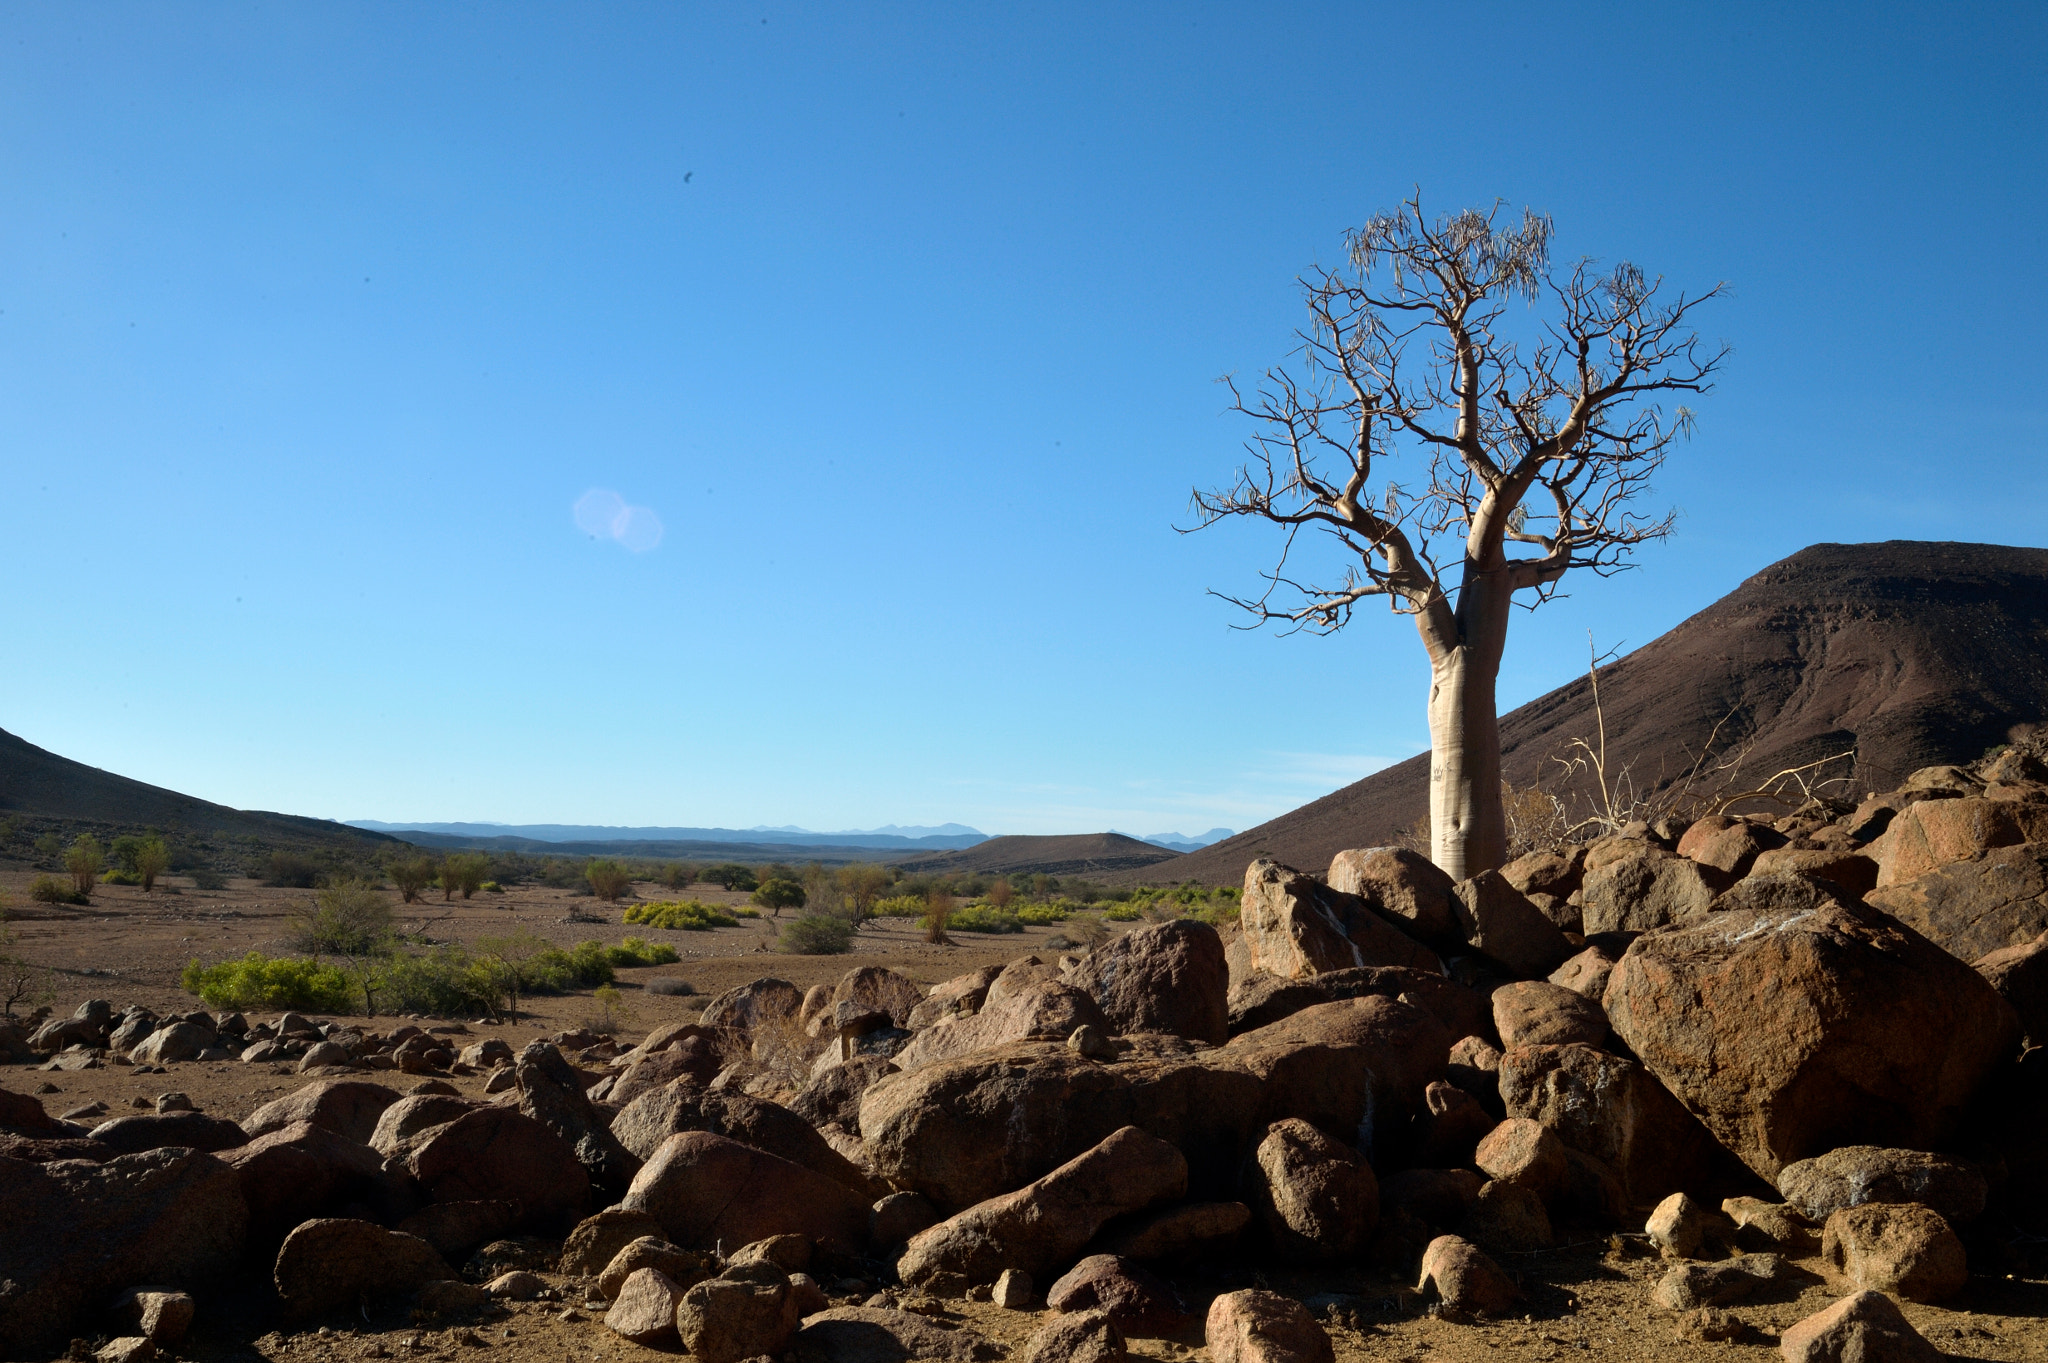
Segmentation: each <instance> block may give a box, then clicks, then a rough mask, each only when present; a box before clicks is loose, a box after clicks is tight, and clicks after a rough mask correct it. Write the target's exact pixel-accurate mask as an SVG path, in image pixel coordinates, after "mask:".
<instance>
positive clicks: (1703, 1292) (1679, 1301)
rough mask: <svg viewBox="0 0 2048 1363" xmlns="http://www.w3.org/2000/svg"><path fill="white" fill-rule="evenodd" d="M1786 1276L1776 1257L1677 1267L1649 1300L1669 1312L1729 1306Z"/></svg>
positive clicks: (1748, 1256) (1746, 1256)
mask: <svg viewBox="0 0 2048 1363" xmlns="http://www.w3.org/2000/svg"><path fill="white" fill-rule="evenodd" d="M1784 1274H1785V1261H1784V1260H1782V1259H1780V1258H1779V1257H1778V1256H1777V1255H1775V1254H1744V1255H1742V1256H1740V1257H1738V1258H1734V1259H1723V1260H1720V1261H1719V1262H1717V1263H1711V1264H1701V1263H1689V1264H1674V1265H1673V1266H1672V1267H1671V1269H1670V1271H1669V1272H1667V1273H1665V1275H1664V1276H1663V1277H1662V1278H1661V1279H1659V1280H1658V1282H1657V1285H1656V1287H1654V1288H1652V1289H1651V1290H1650V1300H1651V1301H1652V1302H1654V1303H1656V1304H1657V1305H1658V1306H1661V1307H1663V1308H1664V1309H1665V1310H1667V1311H1697V1310H1699V1309H1700V1308H1701V1307H1703V1306H1726V1305H1728V1304H1729V1303H1730V1302H1737V1301H1741V1300H1742V1299H1743V1298H1744V1297H1747V1296H1748V1295H1750V1293H1752V1292H1754V1291H1756V1290H1757V1289H1758V1288H1759V1287H1763V1286H1765V1285H1766V1284H1768V1283H1773V1282H1776V1281H1777V1280H1778V1279H1780V1278H1782V1277H1783V1276H1784Z"/></svg>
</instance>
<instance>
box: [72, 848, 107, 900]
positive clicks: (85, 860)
mask: <svg viewBox="0 0 2048 1363" xmlns="http://www.w3.org/2000/svg"><path fill="white" fill-rule="evenodd" d="M106 864H107V854H106V851H105V849H103V848H102V847H101V846H100V840H99V839H98V838H95V837H94V836H93V835H92V834H90V833H80V834H79V835H78V836H77V837H76V838H73V839H72V840H71V846H69V847H67V848H65V849H64V869H65V870H66V871H69V872H70V873H71V888H72V889H74V890H76V891H78V892H79V893H80V894H82V895H87V896H90V895H91V894H92V886H93V882H94V881H96V880H98V879H99V878H100V871H101V870H102V869H104V868H105V866H106Z"/></svg>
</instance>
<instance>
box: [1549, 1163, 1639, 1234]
mask: <svg viewBox="0 0 2048 1363" xmlns="http://www.w3.org/2000/svg"><path fill="white" fill-rule="evenodd" d="M1564 1169H1565V1172H1564V1181H1563V1182H1562V1183H1560V1184H1559V1185H1558V1189H1557V1192H1556V1194H1555V1195H1554V1196H1553V1197H1552V1198H1551V1200H1550V1209H1551V1210H1552V1211H1553V1212H1554V1213H1555V1214H1556V1215H1557V1216H1558V1217H1559V1218H1560V1219H1563V1220H1566V1221H1580V1222H1585V1223H1587V1224H1589V1225H1593V1226H1603V1227H1606V1226H1619V1225H1621V1224H1622V1223H1623V1222H1625V1221H1627V1220H1628V1219H1629V1212H1630V1205H1631V1204H1630V1202H1629V1196H1628V1189H1627V1188H1626V1187H1624V1186H1623V1185H1622V1181H1621V1178H1620V1176H1619V1175H1617V1174H1616V1173H1615V1172H1614V1170H1613V1169H1611V1168H1609V1167H1608V1165H1607V1163H1606V1161H1604V1160H1600V1159H1595V1158H1594V1157H1593V1156H1591V1155H1589V1154H1587V1153H1586V1152H1585V1151H1583V1150H1574V1149H1572V1148H1571V1147H1569V1146H1567V1147H1565V1152H1564Z"/></svg>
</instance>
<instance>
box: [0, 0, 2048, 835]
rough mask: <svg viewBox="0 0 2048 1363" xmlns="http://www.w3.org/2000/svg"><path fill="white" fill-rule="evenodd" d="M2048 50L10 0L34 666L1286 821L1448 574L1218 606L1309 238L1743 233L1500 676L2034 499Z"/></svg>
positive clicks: (14, 649)
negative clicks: (1640, 538)
mask: <svg viewBox="0 0 2048 1363" xmlns="http://www.w3.org/2000/svg"><path fill="white" fill-rule="evenodd" d="M2044 65H2048V7H2043V6H2042V5H2039V4H2032V3H2029V4H2013V5H2005V6H1999V5H1967V4H1949V5H1926V6H1919V7H1908V6H1899V5H1883V4H1878V5H1871V4H1858V5H1839V6H1829V5H1821V4H1812V5H1779V4H1772V5H1736V4H1723V5H1693V6H1675V5H1643V4H1637V3H1631V4H1620V5H1566V4H1559V5H1526V4H1499V5H1493V4H1467V5H1457V6H1449V5H1420V4H1408V5H1382V4H1341V5H1323V6H1316V5H1273V4H1266V5H1249V4H1238V5H1213V4H1190V3H1174V4H1160V5H1135V4H1129V5H1101V4H1054V5H1030V6H1025V5H1015V6H997V5H974V6H960V5H923V6H919V5H836V4H835V5H824V4H820V5H814V6H793V5H789V4H785V3H781V2H780V0H773V2H770V3H755V4H744V5H728V4H717V3H708V4H655V3H643V4H627V3H620V4H608V5H580V4H579V5H571V4H560V5H550V6H536V5H521V4H510V3H492V4H488V5H484V4H446V3H438V4H432V5H419V4H329V5H305V4H249V3H220V4H207V5H192V4H175V5H168V4H167V5H153V4H124V3H109V4H97V5H14V6H11V7H8V8H6V9H4V10H0V442H4V443H0V505H4V507H5V509H6V530H5V534H4V536H0V624H4V627H5V637H6V639H7V644H8V650H7V654H8V655H7V659H6V663H5V665H4V667H0V728H5V729H7V730H9V731H12V732H14V733H17V734H20V735H21V736H23V737H25V738H27V739H29V740H30V741H32V742H35V743H38V744H41V745H43V746H45V747H48V748H51V749H53V750H55V751H57V752H60V753H63V754H65V755H67V756H70V757H74V758H77V759H79V760H82V761H85V762H88V763H91V764H93V765H96V766H102V767H106V768H108V769H110V770H114V771H118V772H122V773H124V774H127V775H131V776H135V777H138V778H141V779H143V780H147V781H151V782H155V783H158V784H162V785H167V786H171V787H174V788H177V789H180V790H184V791H188V792H191V793H193V794H196V795H200V796H203V797H205V798H208V799H212V800H218V801H221V802H224V803H228V804H233V805H238V806H243V807H256V808H269V809H280V810H289V811H293V812H298V813H305V814H313V815H323V816H329V817H336V818H384V819H489V820H503V821H514V822H528V821H536V822H537V821H564V822H591V823H613V824H715V825H725V826H748V825H753V824H759V823H767V824H801V825H805V826H808V827H811V828H818V829H837V828H847V827H868V826H872V825H876V824H882V823H888V822H897V823H939V822H943V821H947V820H958V821H961V822H964V823H969V824H973V825H975V826H977V827H980V828H982V829H984V830H987V831H990V832H1030V833H1040V832H1076V831H1089V830H1094V829H1099V828H1104V827H1117V828H1122V829H1125V830H1127V831H1134V832H1147V833H1149V832H1158V831H1166V830H1178V831H1184V832H1189V833H1192V832H1196V831H1199V830H1201V829H1204V828H1208V827H1210V826H1212V825H1217V824H1221V825H1226V826H1229V827H1233V828H1243V827H1247V826H1249V825H1251V824H1253V823H1256V822H1259V821H1260V820H1262V819H1265V818H1267V817H1270V816H1272V815H1274V814H1277V813H1280V812H1282V811H1284V810H1286V809H1288V808H1291V807H1293V806H1295V805H1297V804H1300V803H1302V802H1303V801H1305V800H1307V799H1310V798H1313V797H1315V796H1317V795H1320V794H1323V793H1325V792H1326V791H1328V790H1331V789H1333V788H1335V787H1336V786H1338V785H1341V784H1343V783H1345V782H1347V781H1349V780H1352V779H1355V778H1357V777H1358V776H1360V775H1363V774H1365V773H1367V772H1369V771H1371V770H1373V769H1374V768H1376V767H1377V766H1379V765H1382V764H1384V763H1386V762H1388V761H1392V760H1397V759H1399V758H1402V757H1405V756H1408V755H1409V754H1411V753H1414V752H1417V751H1419V750H1421V748H1422V747H1424V746H1425V744H1426V741H1427V731H1426V727H1425V721H1424V712H1423V700H1424V687H1425V681H1426V676H1427V672H1426V668H1425V666H1424V662H1423V655H1422V652H1421V649H1420V646H1419V644H1418V643H1417V641H1416V638H1415V635H1414V631H1413V630H1412V628H1410V627H1409V626H1408V624H1407V622H1405V621H1401V620H1395V619H1391V618H1388V617H1386V616H1384V615H1381V614H1378V613H1368V614H1366V615H1364V616H1362V617H1361V618H1360V619H1359V620H1358V622H1357V623H1356V624H1355V625H1354V626H1353V627H1352V629H1351V630H1350V631H1349V632H1348V633H1347V634H1345V635H1342V636H1338V637H1336V638H1329V639H1315V638H1305V637H1294V638H1278V637H1275V636H1273V635H1272V634H1270V633H1244V632H1238V631H1235V630H1233V628H1232V626H1233V625H1234V624H1236V623H1237V621H1236V620H1235V619H1234V618H1233V615H1232V613H1231V611H1230V609H1229V608H1228V607H1226V606H1224V605H1223V604H1221V603H1220V602H1218V601H1216V600H1214V599H1213V598H1210V597H1207V596H1205V595H1204V591H1205V589H1208V588H1212V587H1213V588H1218V589H1224V590H1235V591H1243V590H1244V589H1245V588H1247V587H1248V586H1250V585H1252V584H1253V583H1254V582H1255V580H1256V574H1257V573H1258V572H1259V571H1260V570H1261V569H1262V568H1264V567H1266V566H1268V563H1269V560H1270V557H1271V554H1272V550H1273V547H1274V546H1273V542H1272V540H1271V538H1270V536H1269V535H1268V534H1266V533H1263V532H1262V531H1261V530H1259V529H1256V528H1254V527H1252V526H1250V525H1244V526H1240V527H1232V528H1228V529H1220V530H1214V531H1209V532H1206V533H1204V534H1202V535H1198V536H1192V537H1183V536H1179V535H1177V534H1176V533H1175V532H1174V529H1173V527H1174V525H1175V523H1176V521H1184V519H1185V516H1186V502H1187V495H1188V491H1189V489H1190V487H1191V486H1193V485H1195V484H1197V483H1200V484H1205V485H1206V484H1209V483H1213V482H1217V481H1221V480H1224V479H1226V478H1227V476H1228V473H1229V471H1230V469H1231V467H1232V466H1233V464H1234V463H1235V461H1236V459H1237V457H1238V451H1239V443H1240V441H1241V440H1242V438H1243V437H1244V435H1245V434H1246V431H1245V430H1244V428H1243V426H1242V424H1241V423H1240V422H1239V421H1238V419H1236V418H1233V417H1231V416H1229V415H1228V414H1227V413H1225V412H1224V410H1223V408H1224V394H1223V392H1222V390H1220V389H1219V388H1218V387H1217V386H1216V385H1215V383H1214V380H1215V379H1216V378H1217V376H1219V375H1221V374H1224V373H1226V372H1235V373H1239V374H1256V373H1257V372H1258V371H1259V370H1261V369H1262V368H1264V367H1265V366H1267V365H1269V364H1272V363H1274V362H1276V361H1279V360H1280V359H1282V358H1283V356H1284V355H1285V353H1286V352H1287V350H1288V348H1289V333H1290V331H1291V330H1292V328H1293V327H1295V326H1296V325H1297V323H1298V321H1299V317H1300V303H1299V296H1298V293H1297V291H1296V289H1295V286H1294V283H1293V281H1294V278H1295V276H1296V275H1297V273H1299V272H1300V271H1302V270H1304V269H1305V268H1307V267H1309V266H1310V265H1312V264H1315V263H1317V262H1326V263H1336V261H1337V260H1338V258H1339V254H1340V251H1341V242H1342V235H1343V232H1344V230H1345V229H1346V228H1347V227H1350V226H1353V225H1355V224H1356V223H1358V222H1359V221H1361V220H1362V219H1363V218H1365V217H1366V216H1367V215H1368V214H1370V213H1371V212H1372V211H1374V210H1375V209H1378V208H1381V207H1386V206H1391V205H1393V204H1395V203H1397V202H1398V201H1399V200H1400V199H1401V198H1402V197H1403V196H1404V195H1405V194H1407V193H1408V192H1409V190H1410V189H1411V187H1412V186H1415V185H1418V184H1419V185H1420V186H1421V187H1422V189H1423V193H1424V194H1425V196H1426V201H1427V203H1429V204H1430V205H1434V206H1436V207H1439V208H1456V207H1463V206H1466V205H1474V204H1482V205H1483V204H1486V203H1489V202H1491V201H1492V200H1493V199H1494V198H1496V197H1500V198H1504V199H1506V200H1508V201H1509V202H1510V204H1512V205H1513V206H1515V207H1516V208H1517V209H1519V208H1520V206H1522V205H1524V204H1527V205H1530V206H1533V207H1535V208H1537V209H1539V210H1541V211H1543V212H1546V213H1549V214H1550V215H1552V217H1553V218H1554V220H1555V223H1556V228H1557V249H1558V251H1559V253H1560V255H1562V256H1567V257H1569V256H1576V255H1579V254H1590V255H1594V256H1598V257H1601V258H1603V259H1613V258H1616V257H1627V258H1629V259H1632V260H1635V261H1636V262H1638V263H1640V264H1641V265H1643V266H1644V267H1645V268H1646V269H1647V270H1649V271H1651V272H1652V273H1657V274H1662V275H1663V276H1664V277H1665V278H1666V279H1667V280H1668V281H1670V283H1671V284H1672V285H1674V286H1682V287H1685V288H1688V289H1698V288H1703V287H1707V286H1710V285H1712V284H1713V283H1715V282H1716V281H1717V280H1722V279H1726V280H1728V281H1730V282H1731V284H1732V285H1733V288H1734V292H1733V294H1732V296H1731V297H1729V298H1728V299H1726V300H1725V301H1723V302H1720V303H1717V304H1716V305H1715V306H1713V307H1712V309H1711V310H1710V312H1709V313H1708V314H1707V315H1706V316H1704V317H1703V319H1702V321H1703V328H1702V329H1703V330H1704V331H1705V332H1706V333H1707V334H1708V336H1709V337H1710V338H1726V339H1727V340H1728V341H1729V342H1731V343H1732V344H1733V345H1734V347H1735V354H1734V357H1733V360H1732V362H1731V363H1730V364H1729V366H1728V368H1727V370H1726V372H1725V375H1724V378H1723V380H1722V382H1721V383H1720V386H1719V388H1718V390H1717V391H1716V392H1715V393H1714V394H1713V395H1712V396H1710V397H1708V398H1706V399H1705V400H1703V401H1701V402H1699V403H1698V404H1697V406H1698V409H1699V412H1700V426H1699V430H1698V434H1697V435H1696V436H1695V437H1694V439H1693V441H1692V442H1691V444H1690V445H1688V446H1685V447H1683V448H1682V449H1681V450H1680V451H1679V453H1678V454H1677V456H1676V457H1675V458H1674V460H1673V462H1672V464H1671V465H1670V466H1669V467H1668V468H1667V470H1666V472H1665V474H1664V476H1663V478H1662V482H1661V484H1660V488H1659V491H1660V492H1661V494H1662V497H1663V500H1664V501H1666V502H1668V503H1669V504H1671V505H1675V506H1676V507H1678V508H1679V509H1680V511H1681V513H1682V516H1681V519H1680V522H1679V528H1678V533H1677V535H1676V537H1675V538H1674V539H1673V540H1671V541H1670V542H1669V543H1667V544H1665V545H1662V546H1658V547H1653V548H1651V549H1649V550H1648V551H1646V552H1645V553H1644V554H1643V555H1642V556H1641V560H1640V561H1641V565H1642V566H1641V570H1640V571H1638V572H1636V573H1633V574H1631V575H1629V576H1627V577H1625V578H1622V579H1616V580H1611V581H1606V582H1601V581H1597V580H1589V581H1585V582H1581V583H1579V584H1577V587H1576V590H1575V592H1574V595H1573V596H1572V597H1571V598H1570V599H1569V600H1564V601H1559V602H1556V603H1554V604H1552V605H1550V606H1547V607H1545V608H1544V609H1543V610H1541V611H1539V612H1536V613H1534V614H1530V615H1522V616H1518V618H1517V620H1516V622H1515V625H1514V634H1513V636H1512V638H1511V641H1510V652H1509V658H1508V662H1507V665H1506V668H1505V670H1504V674H1503V677H1502V686H1501V691H1502V697H1501V698H1502V705H1503V708H1504V709H1505V708H1508V707H1511V706H1513V705H1515V704H1518V703H1520V702H1522V701H1524V700H1527V699H1529V698H1531V697H1533V696H1535V695H1538V694H1541V693H1542V692H1543V691H1545V690H1548V689H1549V688H1551V687H1553V686H1556V685H1558V684H1560V683H1562V682H1564V681H1566V680H1568V679H1569V678H1570V677H1571V676H1573V675H1574V674H1575V673H1576V672H1578V671H1580V670H1582V669H1583V667H1584V659H1585V652H1586V643H1587V631H1588V630H1589V629H1590V630H1591V631H1592V632H1593V634H1594V636H1595V638H1596V639H1597V640H1598V642H1599V644H1600V646H1601V647H1602V648H1603V649H1604V648H1609V647H1613V646H1617V645H1620V646H1624V647H1633V646H1636V645H1640V644H1642V643H1645V642H1647V641H1648V640H1649V639H1651V638H1653V637H1655V636H1656V635H1657V634H1659V633H1661V632H1662V631H1664V630H1666V629H1668V628H1670V627H1671V626H1672V625H1674V624H1676V623H1677V622H1678V621H1680V620H1681V619H1683V618H1684V617H1685V616H1686V615H1688V614H1690V613H1691V612H1693V611H1694V610H1697V609H1698V608H1700V607H1702V606H1704V605H1706V604H1707V603H1708V602H1710V601H1712V600H1714V599H1715V598H1717V597H1719V596H1721V595H1722V594H1724V593H1725V592H1727V591H1729V590H1730V589H1731V588H1733V587H1734V586H1735V585H1736V584H1737V583H1738V582H1740V581H1741V580H1742V579H1743V578H1744V577H1746V576H1748V575H1749V574H1751V573H1753V572H1754V571H1756V570H1757V569H1759V568H1761V567H1763V566H1764V565H1765V564H1767V563H1769V562H1771V561H1773V560H1775V559H1777V558H1780V557H1783V556H1784V555H1786V554H1789V553H1791V552H1793V551H1795V550H1797V549H1799V548H1800V547H1802V546H1804V545H1806V544H1809V543H1813V542H1816V541H1823V540H1836V541H1857V540H1874V539H1886V538H1920V539H1963V540H1979V541H1994V542H2002V543H2012V544H2034V545H2040V544H2044V543H2048V517H2044V507H2048V473H2044V469H2048V461H2044V459H2043V454H2044V446H2048V436H2044V430H2048V401H2044V392H2043V373H2044V368H2048V365H2044V360H2048V344H2044V341H2043V324H2042V318H2043V315H2044V311H2048V309H2044V304H2048V297H2044V293H2048V267H2044V263H2043V262H2044V261H2048V251H2044V249H2043V247H2044V242H2043V223H2044V221H2048V213H2044V209H2048V203H2044V199H2048V165H2044V156H2043V143H2044V138H2048V107H2044V105H2048V100H2044V89H2048V84H2044ZM593 494H595V495H593ZM614 527H616V528H617V530H618V532H619V533H617V534H616V535H615V534H613V533H611V532H612V530H613V528H614ZM592 528H595V529H596V530H597V531H598V532H599V533H598V534H597V535H593V534H591V533H589V530H590V529H592Z"/></svg>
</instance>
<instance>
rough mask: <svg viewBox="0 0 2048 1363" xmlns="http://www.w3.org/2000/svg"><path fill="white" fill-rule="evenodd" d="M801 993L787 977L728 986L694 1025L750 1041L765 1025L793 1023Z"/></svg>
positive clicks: (801, 997) (801, 1003)
mask: <svg viewBox="0 0 2048 1363" xmlns="http://www.w3.org/2000/svg"><path fill="white" fill-rule="evenodd" d="M803 1002H804V993H803V990H801V989H798V988H797V987H796V986H795V985H793V984H791V983H790V982H789V981H788V980H777V979H769V978H765V977H764V978H762V979H758V980H750V981H749V982H747V983H746V984H743V985H739V986H738V987H736V988H733V989H728V990H726V991H725V992H724V993H723V994H720V995H718V996H717V997H715V998H713V999H712V1000H711V1002H709V1003H707V1004H705V1005H704V1012H703V1014H702V1015H701V1016H699V1017H698V1019H697V1025H698V1026H700V1027H702V1028H704V1029H705V1030H706V1031H708V1032H721V1031H723V1032H734V1033H737V1034H739V1035H740V1036H741V1037H743V1038H746V1039H748V1040H751V1039H752V1038H753V1036H754V1034H755V1033H756V1032H757V1031H759V1030H761V1029H762V1028H764V1027H768V1026H781V1025H783V1024H786V1023H787V1024H793V1023H794V1022H795V1019H796V1015H797V1011H798V1010H799V1009H800V1008H802V1007H803Z"/></svg>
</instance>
